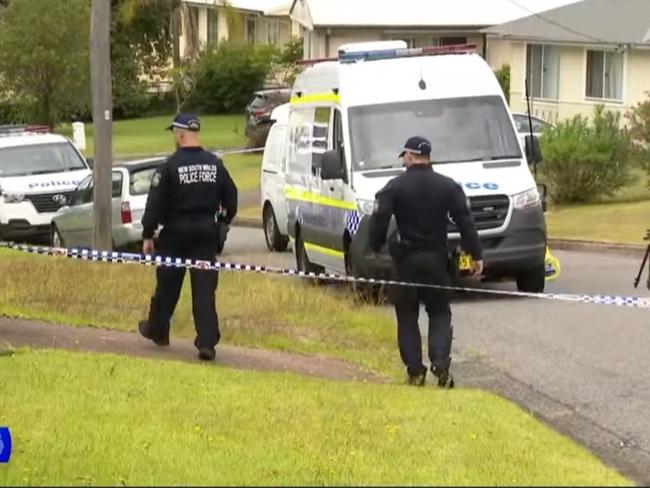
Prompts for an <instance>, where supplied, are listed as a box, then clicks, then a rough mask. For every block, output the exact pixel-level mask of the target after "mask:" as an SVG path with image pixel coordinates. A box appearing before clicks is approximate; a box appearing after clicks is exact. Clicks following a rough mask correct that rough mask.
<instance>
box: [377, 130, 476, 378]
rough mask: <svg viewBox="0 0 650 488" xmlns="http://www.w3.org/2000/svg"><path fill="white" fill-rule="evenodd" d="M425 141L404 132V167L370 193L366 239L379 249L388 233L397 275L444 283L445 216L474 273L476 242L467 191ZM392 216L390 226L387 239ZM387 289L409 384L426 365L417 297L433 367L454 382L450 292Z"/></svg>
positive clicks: (446, 264)
mask: <svg viewBox="0 0 650 488" xmlns="http://www.w3.org/2000/svg"><path fill="white" fill-rule="evenodd" d="M430 155H431V143H430V142H429V141H428V140H426V139H425V138H423V137H412V138H410V139H408V141H407V142H406V144H405V146H404V150H403V151H402V152H401V154H400V155H399V157H400V158H403V162H404V166H405V167H406V171H405V172H404V173H403V174H402V175H400V176H398V177H396V178H394V179H393V180H391V181H390V182H389V183H388V184H387V185H386V186H385V187H384V188H383V189H382V190H380V191H379V192H378V193H377V195H376V202H375V211H374V212H373V215H372V220H371V227H370V232H371V236H370V240H371V246H372V249H373V251H374V252H380V250H381V249H382V248H383V246H384V245H385V244H386V242H387V240H388V249H389V253H390V254H391V257H392V259H393V263H394V267H395V270H396V274H397V279H398V280H399V281H403V282H409V283H427V284H434V285H442V286H449V285H450V282H451V276H450V271H449V250H448V244H447V225H448V222H449V217H451V218H452V219H453V221H454V222H455V224H456V225H457V226H458V228H459V230H460V234H461V239H462V241H461V242H462V247H463V249H464V250H465V251H466V252H468V253H469V254H470V255H471V256H472V258H473V264H472V274H473V275H474V276H476V277H478V276H480V275H481V273H482V272H483V261H482V249H481V244H480V241H479V238H478V233H477V231H476V227H475V225H474V221H473V218H472V215H471V213H470V210H469V207H468V205H467V198H466V196H465V194H464V192H463V190H462V188H461V187H460V186H459V185H458V184H457V183H456V182H455V181H454V180H452V179H450V178H447V177H446V176H443V175H441V174H439V173H437V172H435V171H434V169H433V166H432V163H431V160H430ZM393 216H394V218H395V223H396V227H397V229H396V232H393V233H391V236H390V237H389V238H388V239H387V232H388V229H389V226H390V220H391V218H392V217H393ZM389 296H390V298H391V301H392V302H393V304H394V306H395V313H396V316H397V336H398V343H399V350H400V355H401V357H402V361H403V362H404V365H405V366H406V370H407V374H408V377H409V384H412V385H416V386H422V385H424V384H425V382H426V374H427V368H426V367H425V366H424V365H423V364H422V339H421V336H420V329H419V327H418V317H419V312H420V303H424V305H425V309H426V312H427V314H428V316H429V347H428V352H429V359H430V360H431V372H432V373H433V375H434V376H435V378H436V379H437V383H438V385H439V386H441V387H450V388H451V387H453V386H454V380H453V377H452V376H451V374H450V372H449V368H450V365H451V358H450V353H451V342H452V330H453V328H452V326H451V309H450V305H449V296H448V292H446V291H443V290H438V289H433V288H425V287H417V288H416V287H407V286H394V287H392V288H391V289H390V290H389Z"/></svg>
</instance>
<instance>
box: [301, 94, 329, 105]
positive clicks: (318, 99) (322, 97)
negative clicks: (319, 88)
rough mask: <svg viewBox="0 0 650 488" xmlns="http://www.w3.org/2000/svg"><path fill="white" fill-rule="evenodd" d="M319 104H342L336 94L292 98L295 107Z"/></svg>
mask: <svg viewBox="0 0 650 488" xmlns="http://www.w3.org/2000/svg"><path fill="white" fill-rule="evenodd" d="M319 102H332V103H341V97H340V96H339V95H337V94H335V93H313V94H310V95H303V96H302V97H297V96H293V97H291V103H292V104H294V105H297V104H300V103H319Z"/></svg>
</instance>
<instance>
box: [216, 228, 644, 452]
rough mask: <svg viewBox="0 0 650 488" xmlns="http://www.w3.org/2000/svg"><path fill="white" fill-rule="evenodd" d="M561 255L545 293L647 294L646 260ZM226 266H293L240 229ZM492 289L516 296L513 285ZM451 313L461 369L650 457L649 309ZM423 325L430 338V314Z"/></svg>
mask: <svg viewBox="0 0 650 488" xmlns="http://www.w3.org/2000/svg"><path fill="white" fill-rule="evenodd" d="M235 251H236V252H235ZM554 255H555V256H556V257H557V258H558V259H560V262H561V266H562V273H561V275H560V277H559V278H558V279H557V280H556V281H554V282H551V283H549V285H548V286H547V291H548V292H561V293H574V294H582V293H588V294H617V295H636V296H648V295H649V292H648V290H646V289H645V287H644V283H645V276H644V278H643V281H642V285H641V286H640V287H639V288H638V289H634V287H633V279H634V277H635V276H636V273H637V270H638V266H639V264H640V257H639V258H635V257H625V256H620V255H613V254H607V253H587V252H576V251H571V252H569V251H555V252H554ZM223 259H224V260H238V261H243V262H253V263H256V264H266V265H273V266H281V267H293V266H294V260H293V256H292V254H291V253H283V254H277V253H274V254H270V253H267V252H266V248H265V245H264V237H263V233H262V230H260V229H244V228H236V229H233V230H232V231H231V235H230V236H229V239H228V243H227V245H226V250H225V253H224V256H223ZM493 287H495V288H497V287H498V288H499V289H504V290H515V289H516V288H515V286H514V284H510V283H504V284H498V285H493ZM389 312H390V309H388V308H387V313H389ZM453 313H454V335H455V342H454V351H453V354H454V358H457V359H458V364H460V363H462V361H463V360H464V358H469V357H480V358H482V360H484V364H486V365H487V367H488V368H495V370H499V371H503V372H505V373H506V374H507V376H508V377H510V378H512V379H513V380H514V381H516V382H519V383H522V384H524V385H527V387H529V388H530V389H531V391H535V392H538V393H539V394H541V395H543V396H544V397H545V398H548V399H552V400H553V401H554V402H555V404H556V405H562V406H564V407H565V409H566V411H568V412H571V413H572V414H579V415H580V416H581V418H583V419H585V420H586V421H587V422H589V423H590V424H591V425H592V427H593V428H594V429H599V430H600V431H601V432H607V433H611V434H612V435H613V436H615V437H616V438H618V439H621V446H623V445H624V446H625V447H626V448H632V449H634V450H636V451H637V453H640V454H641V455H643V456H647V454H648V453H650V354H649V352H650V310H642V309H629V308H626V307H615V306H605V305H595V304H581V303H567V302H560V301H547V300H537V299H521V298H514V299H510V298H491V297H486V296H463V297H457V299H456V300H455V301H454V304H453ZM421 322H422V323H421V325H422V329H423V331H425V329H426V325H425V324H426V318H425V317H424V313H422V320H421ZM396 354H397V351H396ZM452 367H453V366H452ZM594 435H595V434H594Z"/></svg>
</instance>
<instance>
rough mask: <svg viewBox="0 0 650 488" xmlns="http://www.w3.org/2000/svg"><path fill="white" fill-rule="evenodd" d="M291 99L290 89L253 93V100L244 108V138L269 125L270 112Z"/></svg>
mask: <svg viewBox="0 0 650 488" xmlns="http://www.w3.org/2000/svg"><path fill="white" fill-rule="evenodd" d="M290 98H291V88H279V89H272V90H262V91H258V92H255V94H254V97H253V100H251V102H250V103H249V104H248V106H247V107H246V137H251V135H252V134H253V131H254V130H255V129H257V128H259V127H260V126H264V125H269V124H270V122H271V112H273V109H274V108H275V107H277V106H279V105H282V104H283V103H287V102H288V101H289V100H290Z"/></svg>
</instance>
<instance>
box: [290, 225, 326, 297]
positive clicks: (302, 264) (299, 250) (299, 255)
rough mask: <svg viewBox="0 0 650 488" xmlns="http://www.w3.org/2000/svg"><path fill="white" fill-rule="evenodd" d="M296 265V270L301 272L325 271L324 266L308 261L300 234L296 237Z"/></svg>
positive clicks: (314, 281)
mask: <svg viewBox="0 0 650 488" xmlns="http://www.w3.org/2000/svg"><path fill="white" fill-rule="evenodd" d="M296 267H297V268H298V271H301V272H303V273H314V274H320V273H323V272H324V271H325V270H324V268H322V267H320V266H317V265H315V264H312V263H311V262H310V261H309V256H307V250H306V249H305V243H304V242H303V240H302V237H300V236H298V238H297V239H296ZM310 281H311V282H312V284H314V285H316V284H318V280H317V279H314V280H310Z"/></svg>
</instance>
